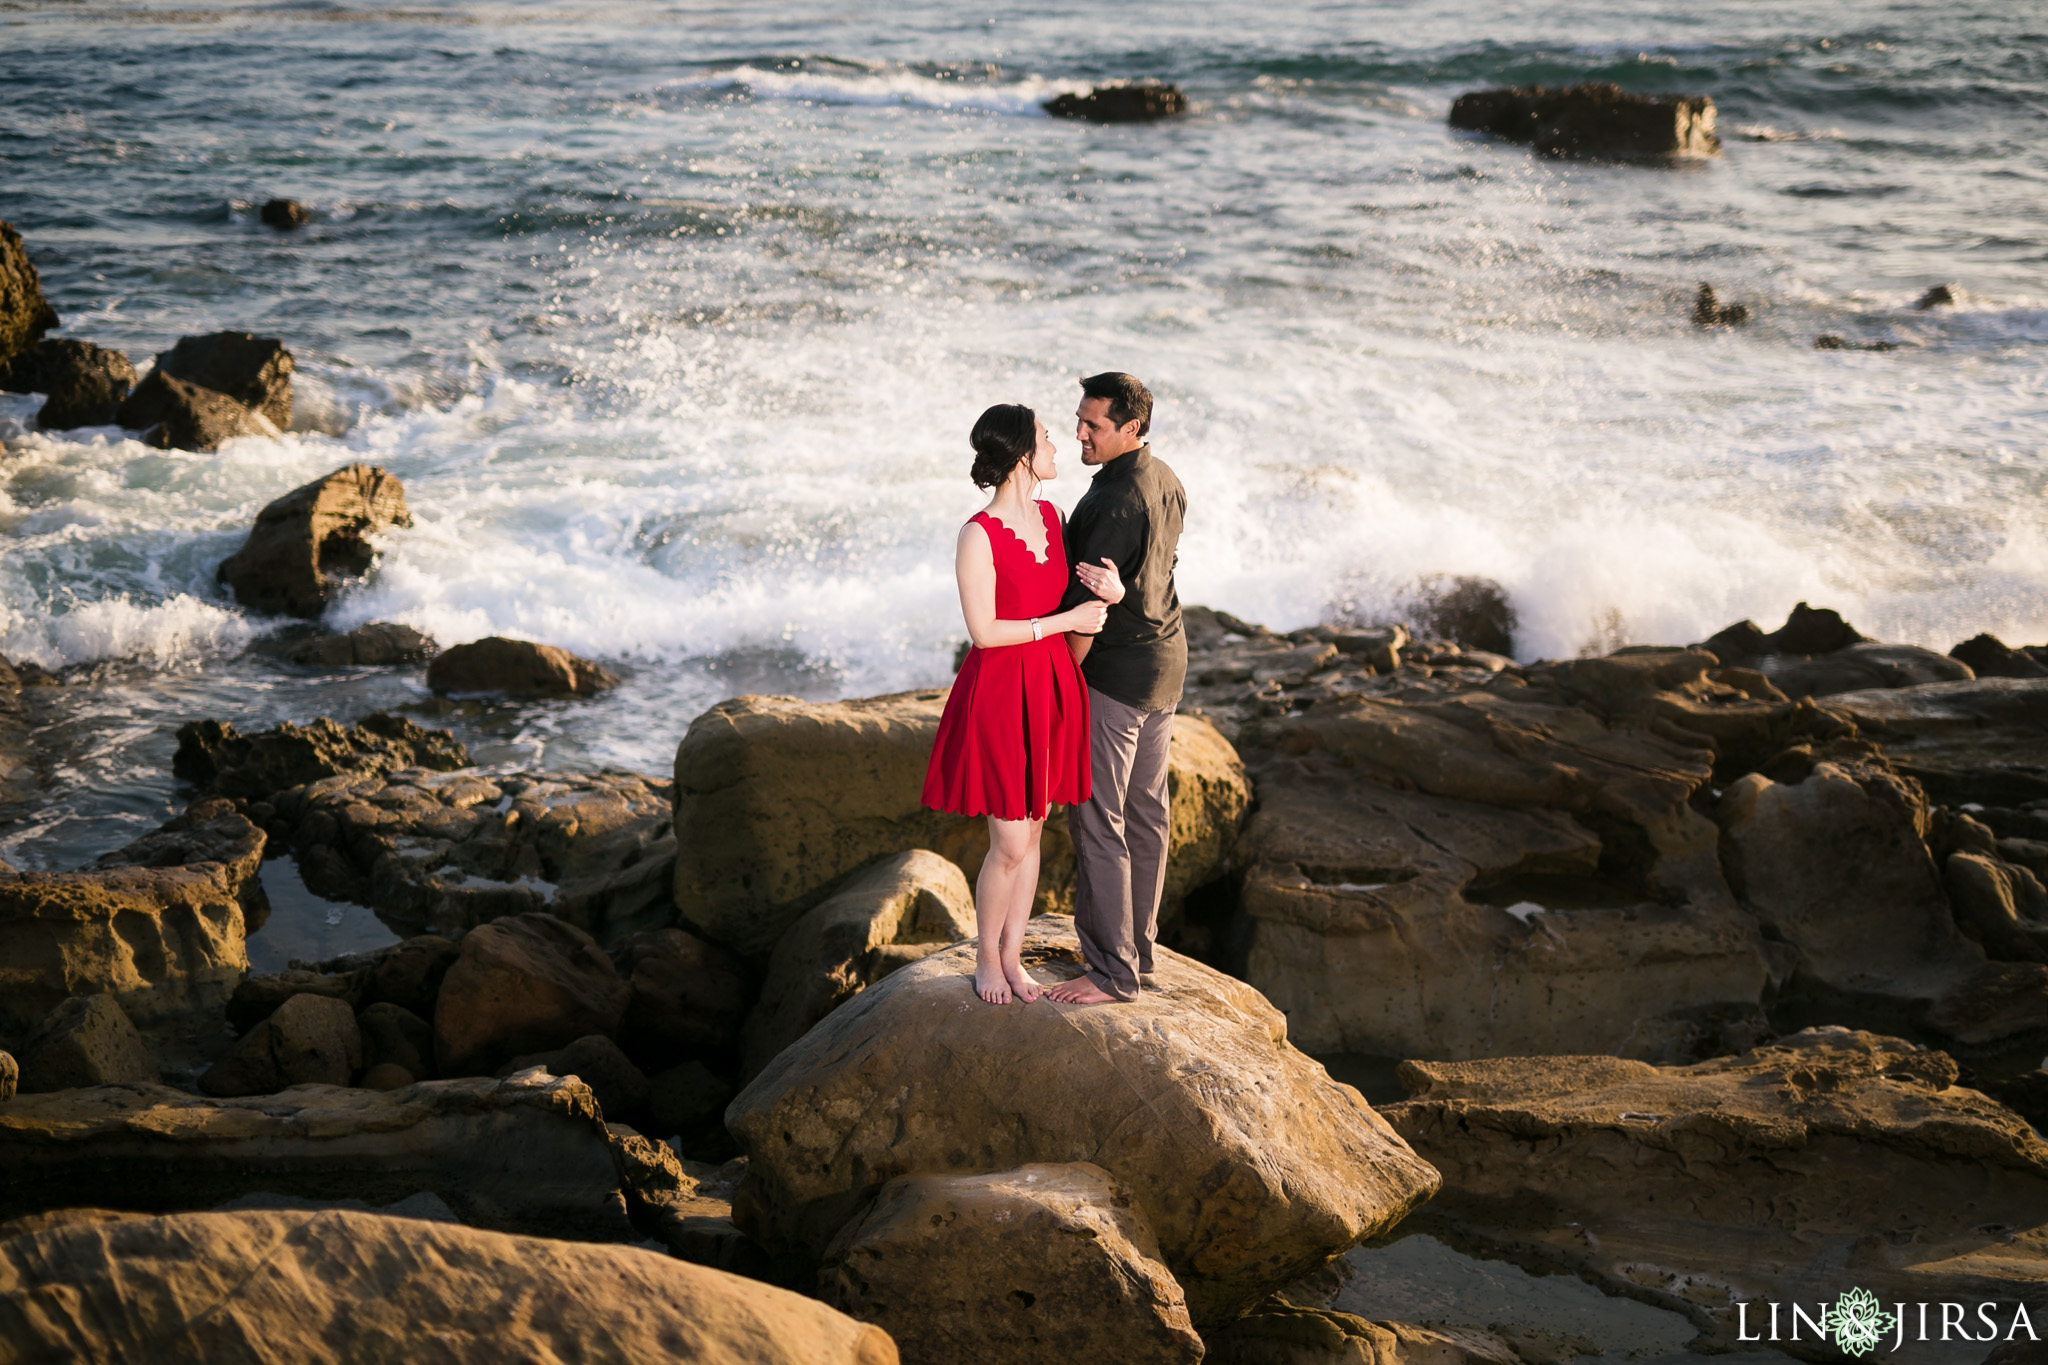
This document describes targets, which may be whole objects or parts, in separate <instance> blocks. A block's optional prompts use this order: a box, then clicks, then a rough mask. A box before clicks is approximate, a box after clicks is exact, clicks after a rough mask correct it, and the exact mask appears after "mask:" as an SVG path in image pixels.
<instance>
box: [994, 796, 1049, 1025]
mask: <svg viewBox="0 0 2048 1365" xmlns="http://www.w3.org/2000/svg"><path fill="white" fill-rule="evenodd" d="M1023 823H1024V824H1028V825H1030V826H1031V846H1030V850H1029V852H1028V853H1027V854H1026V855H1025V860H1024V865H1023V866H1022V867H1020V868H1019V869H1018V870H1017V877H1016V880H1015V881H1014V882H1012V883H1011V888H1010V894H1011V900H1010V906H1009V913H1008V914H1007V915H1006V916H1005V917H1004V919H1003V945H1002V947H1003V975H1004V976H1005V977H1006V978H1008V980H1009V982H1010V989H1011V990H1012V991H1014V992H1015V993H1016V996H1017V998H1018V999H1019V1000H1021V1001H1023V1002H1024V1003H1025V1004H1027V1005H1028V1004H1030V1003H1031V1002H1032V1001H1034V1000H1036V999H1037V998H1038V993H1039V986H1038V983H1037V982H1036V981H1033V980H1032V979H1031V976H1030V974H1029V973H1027V972H1026V971H1025V970H1024V960H1023V956H1022V954H1023V951H1024V926H1025V925H1026V924H1028V923H1030V921H1031V902H1032V901H1034V900H1036V899H1038V845H1039V839H1040V837H1041V836H1042V835H1043V834H1044V833H1045V821H1043V820H1027V821H1024V822H1023Z"/></svg>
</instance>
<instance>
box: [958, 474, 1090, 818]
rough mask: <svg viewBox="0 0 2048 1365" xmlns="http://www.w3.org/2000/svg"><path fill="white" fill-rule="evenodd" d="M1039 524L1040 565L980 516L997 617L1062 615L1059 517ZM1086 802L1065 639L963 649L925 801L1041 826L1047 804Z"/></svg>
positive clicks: (1015, 539)
mask: <svg viewBox="0 0 2048 1365" xmlns="http://www.w3.org/2000/svg"><path fill="white" fill-rule="evenodd" d="M1038 512H1039V515H1040V516H1042V517H1044V518H1045V536H1046V540H1045V562H1044V563H1040V562H1039V561H1038V560H1037V559H1036V558H1034V557H1033V555H1032V553H1031V551H1030V550H1029V549H1028V548H1026V547H1025V544H1024V541H1023V540H1022V538H1020V537H1019V536H1018V535H1017V533H1016V532H1014V531H1012V530H1011V529H1010V528H1009V527H1007V526H1005V525H1003V523H1002V522H1001V521H999V520H998V519H997V518H995V517H992V516H990V515H989V514H988V513H986V512H976V513H975V514H974V517H973V520H975V521H978V522H980V523H981V528H982V529H983V530H984V531H986V532H988V539H989V548H990V550H991V551H992V552H993V553H994V556H995V565H996V616H997V618H998V619H999V620H1004V621H1028V620H1030V619H1031V618H1032V617H1034V616H1050V615H1052V614H1053V613H1055V612H1057V611H1058V610H1059V609H1060V599H1061V598H1062V597H1064V596H1065V595H1066V591H1067V546H1066V538H1065V536H1063V535H1062V534H1061V532H1060V518H1059V513H1058V512H1057V511H1055V510H1054V508H1053V506H1052V504H1051V503H1048V502H1041V503H1039V504H1038ZM1087 799H1088V684H1087V683H1086V682H1084V681H1083V680H1082V678H1081V670H1080V668H1079V667H1078V666H1077V665H1076V664H1075V663H1074V656H1073V654H1072V653H1070V652H1069V651H1068V649H1067V642H1066V638H1065V637H1064V636H1060V635H1048V636H1046V637H1045V638H1044V639H1043V640H1028V641H1026V642H1025V643H1023V644H1021V645H1001V646H999V647H997V648H995V649H970V650H968V651H967V659H966V661H965V662H964V663H962V664H961V665H960V673H959V676H958V677H956V678H954V679H953V693H952V695H951V696H949V697H947V698H946V710H945V714H944V715H943V716H941V717H940V718H939V737H938V739H937V740H936V741H934V743H933V744H932V759H931V765H930V766H929V767H927V768H926V769H925V774H924V804H925V805H927V806H930V807H931V808H932V809H933V810H942V811H950V812H951V813H953V814H955V815H993V816H995V817H996V818H997V819H998V820H1023V819H1026V818H1029V819H1032V820H1042V819H1044V818H1045V812H1046V807H1047V806H1049V805H1061V806H1072V805H1077V804H1079V803H1080V802H1083V801H1086V800H1087Z"/></svg>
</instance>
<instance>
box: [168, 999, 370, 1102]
mask: <svg viewBox="0 0 2048 1365" xmlns="http://www.w3.org/2000/svg"><path fill="white" fill-rule="evenodd" d="M362 1066H363V1035H362V1033H361V1032H360V1031H359V1030H358V1029H357V1027H356V1016H355V1011H354V1010H353V1009H351V1008H350V1007H349V1005H348V1003H347V1002H346V1001H343V1000H336V999H335V998H333V997H332V996H326V995H294V996H293V997H291V998H290V999H289V1000H287V1001H285V1002H284V1003H283V1004H282V1005H279V1006H278V1007H277V1009H276V1011H275V1012H274V1013H272V1014H271V1015H270V1016H269V1017H268V1018H266V1019H264V1020H263V1021H262V1022H261V1023H259V1024H257V1025H256V1026H255V1027H254V1028H252V1029H250V1030H249V1031H248V1032H247V1033H245V1034H243V1035H242V1038H241V1041H240V1042H238V1043H237V1044H236V1045H235V1048H234V1050H233V1051H232V1052H230V1053H228V1055H227V1056H225V1057H223V1058H221V1059H220V1060H219V1061H217V1062H215V1063H214V1064H213V1065H212V1066H211V1067H209V1068H207V1071H206V1074H204V1075H203V1076H201V1077H200V1078H199V1088H200V1089H201V1090H204V1091H205V1092H206V1093H207V1094H209V1095H267V1094H269V1093H270V1092H272V1091H274V1090H282V1089H284V1088H285V1087H286V1086H292V1085H347V1084H348V1083H349V1081H350V1080H351V1079H352V1078H353V1077H354V1076H355V1074H356V1072H358V1071H360V1070H362Z"/></svg>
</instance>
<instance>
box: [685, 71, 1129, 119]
mask: <svg viewBox="0 0 2048 1365" xmlns="http://www.w3.org/2000/svg"><path fill="white" fill-rule="evenodd" d="M1086 89H1088V87H1087V85H1085V84H1083V83H1079V82H1074V81H1054V80H1046V79H1044V78H1042V77H1038V76H1025V77H1021V78H1014V79H1010V80H1005V81H994V80H989V79H987V78H986V77H982V78H979V79H975V78H967V79H963V78H960V77H956V76H941V75H927V74H925V73H923V72H919V71H913V70H910V69H907V68H904V67H899V66H880V65H877V66H874V67H871V68H868V69H865V70H848V69H846V64H845V63H831V64H827V65H820V64H817V63H813V64H812V65H811V66H810V67H809V68H806V67H805V66H804V65H803V64H802V63H801V62H797V61H792V62H789V63H785V64H783V65H780V66H776V67H761V66H756V65H753V64H751V63H749V64H743V65H740V66H733V67H727V68H725V69H723V70H720V71H713V72H709V73H707V74H705V75H702V76H690V77H685V78H681V79H678V80H672V81H664V82H663V83H662V84H661V85H660V86H659V87H658V88H657V94H659V95H660V96H662V97H664V98H670V99H673V98H677V97H684V98H688V97H696V96H703V95H707V94H720V93H724V92H728V91H733V92H739V93H744V94H747V95H750V96H752V97H753V98H755V99H769V100H796V101H801V102H807V103H812V104H871V105H901V106H905V107H908V108H915V109H943V110H951V111H956V112H969V113H984V114H1008V115H1014V116H1022V117H1026V118H1041V117H1043V116H1044V115H1045V102H1046V101H1047V100H1049V99H1052V98H1053V97H1054V96H1055V95H1060V94H1064V93H1066V92H1069V91H1074V92H1080V91H1085V90H1086Z"/></svg>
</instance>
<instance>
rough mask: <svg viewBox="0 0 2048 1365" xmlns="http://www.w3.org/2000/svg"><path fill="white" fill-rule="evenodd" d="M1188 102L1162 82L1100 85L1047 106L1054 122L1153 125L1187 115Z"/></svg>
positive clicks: (1054, 99)
mask: <svg viewBox="0 0 2048 1365" xmlns="http://www.w3.org/2000/svg"><path fill="white" fill-rule="evenodd" d="M1187 108H1188V98H1187V96H1186V95H1184V94H1182V93H1181V90H1180V87H1179V86H1177V85H1163V84H1161V83H1160V82H1158V81H1139V82H1135V83H1133V82H1125V81H1118V82H1114V83H1112V84H1109V85H1098V86H1096V87H1095V88H1094V89H1092V90H1090V91H1089V92H1088V93H1087V94H1085V95H1076V94H1073V93H1071V92H1069V93H1067V94H1063V95H1055V96H1054V97H1053V98H1051V99H1049V100H1047V101H1046V102H1045V112H1046V113H1048V114H1051V115H1052V116H1053V117H1054V118H1078V119H1087V120H1088V121H1089V122H1091V123H1150V122H1153V121H1154V120H1157V119H1163V118H1172V117H1173V116H1174V115H1176V114H1184V113H1186V112H1187Z"/></svg>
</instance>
